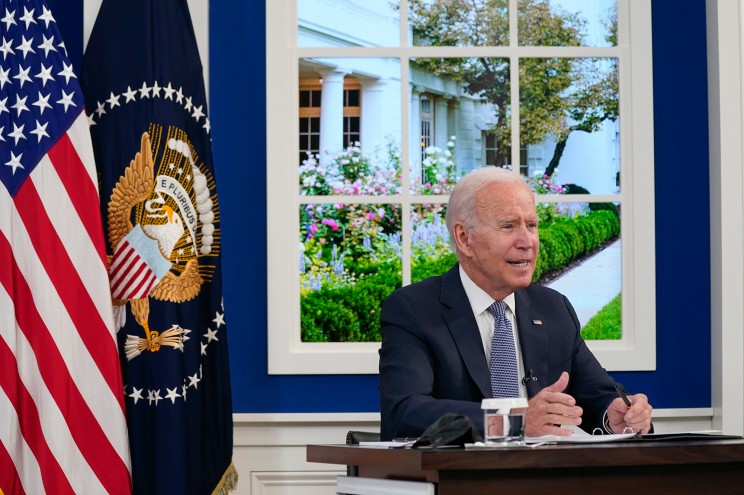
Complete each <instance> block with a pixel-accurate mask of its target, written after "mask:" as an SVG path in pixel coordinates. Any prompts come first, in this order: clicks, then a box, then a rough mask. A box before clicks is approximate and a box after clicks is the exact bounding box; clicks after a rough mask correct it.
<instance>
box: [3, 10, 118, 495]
mask: <svg viewBox="0 0 744 495" xmlns="http://www.w3.org/2000/svg"><path fill="white" fill-rule="evenodd" d="M0 5H1V7H0V17H1V18H0V492H4V493H5V495H10V494H22V493H28V494H42V493H54V494H68V493H69V494H81V493H91V494H93V493H95V494H98V493H130V492H131V480H130V471H131V469H130V458H129V445H128V440H127V431H126V421H125V414H124V402H123V390H124V389H123V383H122V377H121V368H120V365H119V356H118V352H117V346H116V335H115V331H114V321H113V312H112V303H111V295H110V292H109V281H108V276H107V271H106V251H105V244H104V237H103V227H102V222H101V213H100V209H99V199H98V183H97V177H96V168H95V163H94V159H93V156H94V155H93V148H92V145H91V139H90V134H89V127H88V121H87V118H86V116H85V113H84V111H83V109H84V101H83V96H82V94H81V91H80V85H79V83H78V80H77V77H76V75H75V74H74V72H73V69H72V64H71V62H70V60H69V58H68V57H67V53H66V50H65V46H64V43H63V42H62V39H61V37H60V33H59V30H58V28H57V25H56V21H55V19H54V16H53V15H52V12H51V11H50V10H49V9H48V8H47V7H46V5H45V4H44V3H43V2H42V1H41V0H2V1H0Z"/></svg>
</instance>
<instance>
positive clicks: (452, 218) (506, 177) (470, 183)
mask: <svg viewBox="0 0 744 495" xmlns="http://www.w3.org/2000/svg"><path fill="white" fill-rule="evenodd" d="M497 183H502V184H504V183H506V184H522V185H526V182H525V181H524V179H523V178H522V176H521V175H517V174H515V173H514V172H512V171H511V170H507V169H505V168H501V167H495V166H488V167H483V168H477V169H475V170H473V171H472V172H468V173H467V174H466V175H465V176H464V177H463V178H462V179H460V182H458V183H457V184H456V185H455V187H454V189H452V193H451V194H450V198H449V203H448V204H447V214H446V216H445V222H446V224H447V231H448V232H449V236H450V247H451V248H452V250H453V251H455V252H457V250H456V245H455V236H454V228H455V223H456V222H459V223H462V224H464V225H465V226H466V227H467V228H469V229H472V228H474V227H476V226H477V224H478V211H477V208H476V202H475V200H476V196H477V195H478V192H479V191H480V190H481V189H483V188H484V187H486V186H489V185H491V184H497Z"/></svg>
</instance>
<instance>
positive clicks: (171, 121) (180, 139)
mask: <svg viewBox="0 0 744 495" xmlns="http://www.w3.org/2000/svg"><path fill="white" fill-rule="evenodd" d="M81 82H82V86H83V92H84V94H85V104H86V105H85V106H86V108H87V110H88V114H89V115H90V123H91V133H92V136H93V148H94V151H95V156H96V160H97V164H98V169H99V176H100V179H101V182H102V186H101V201H102V204H101V208H102V214H103V217H104V230H105V234H106V241H107V257H108V269H109V277H110V284H111V287H110V291H111V292H110V293H111V297H112V298H113V305H114V315H115V325H116V328H117V331H118V340H119V346H120V347H119V349H120V354H121V360H122V369H123V375H124V390H125V394H126V398H125V399H126V410H127V423H128V426H129V441H130V449H131V455H132V480H133V486H134V492H135V493H138V494H152V493H174V494H211V493H213V492H217V493H226V492H228V491H229V490H230V489H232V488H233V487H234V486H235V485H236V484H237V474H236V473H235V470H234V468H233V466H232V406H231V396H230V379H229V370H228V355H227V334H226V321H227V320H226V317H225V311H224V308H223V304H222V291H221V284H222V277H221V260H220V251H221V249H220V247H221V246H220V244H221V231H220V211H219V203H218V197H217V188H216V187H217V182H216V179H215V173H214V168H213V165H212V154H211V147H210V133H211V127H210V123H209V117H208V114H207V100H206V95H205V91H204V80H203V69H202V65H201V62H200V59H199V54H198V50H197V44H196V39H195V36H194V31H193V28H192V25H191V18H190V15H189V11H188V6H187V3H186V0H130V1H121V0H119V1H116V0H103V3H102V5H101V8H100V11H99V13H98V17H97V19H96V23H95V25H94V27H93V31H92V33H91V36H90V40H89V42H88V46H87V48H86V51H85V54H84V58H83V70H82V75H81Z"/></svg>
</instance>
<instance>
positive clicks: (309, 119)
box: [299, 89, 320, 163]
mask: <svg viewBox="0 0 744 495" xmlns="http://www.w3.org/2000/svg"><path fill="white" fill-rule="evenodd" d="M319 152H320V89H301V90H300V161H299V163H302V162H303V161H304V160H306V159H307V157H308V156H309V155H312V154H317V153H319Z"/></svg>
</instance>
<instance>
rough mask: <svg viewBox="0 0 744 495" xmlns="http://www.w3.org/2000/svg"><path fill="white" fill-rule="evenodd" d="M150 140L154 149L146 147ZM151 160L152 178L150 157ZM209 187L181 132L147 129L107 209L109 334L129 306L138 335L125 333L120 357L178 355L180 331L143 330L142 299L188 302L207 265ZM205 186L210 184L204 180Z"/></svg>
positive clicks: (184, 333) (183, 333)
mask: <svg viewBox="0 0 744 495" xmlns="http://www.w3.org/2000/svg"><path fill="white" fill-rule="evenodd" d="M153 141H155V146H153ZM156 156H157V157H158V167H157V175H156V170H155V157H156ZM209 184H210V181H209V180H208V179H207V177H206V176H205V174H204V173H203V172H202V171H201V170H200V169H199V167H198V165H197V162H196V157H195V152H194V150H193V148H192V146H191V145H190V144H189V140H188V137H187V135H186V133H185V132H184V131H183V130H181V129H177V128H169V129H168V132H167V135H166V134H164V132H163V128H162V127H161V126H156V125H151V126H150V129H149V131H148V132H145V133H143V134H142V138H141V143H140V150H139V151H138V152H137V153H136V155H135V157H134V158H133V159H132V160H131V162H130V164H129V166H128V167H127V168H126V169H125V170H124V175H123V176H121V177H120V178H119V180H118V182H117V183H116V185H115V186H114V189H113V191H112V193H111V197H110V200H109V203H108V241H109V245H110V246H111V247H112V250H113V254H112V255H111V256H109V277H110V283H111V294H112V299H113V304H114V318H115V324H116V329H117V331H118V330H119V329H120V328H122V327H123V326H124V323H125V321H126V305H127V303H129V305H130V309H131V311H132V315H133V316H134V319H135V321H136V322H137V323H138V324H139V325H140V326H141V327H142V329H143V332H144V337H143V336H139V335H127V339H126V342H125V345H124V349H125V353H126V357H127V359H129V360H131V359H134V358H135V357H137V356H139V355H140V354H141V353H142V352H143V351H145V350H149V351H150V352H157V351H159V350H160V349H161V348H162V347H163V346H170V347H173V348H174V349H178V350H183V343H184V341H185V340H188V338H189V337H188V333H189V332H190V331H189V330H187V329H184V328H181V327H180V326H178V325H173V326H172V327H171V328H169V329H166V330H164V331H160V330H156V329H152V328H150V324H149V321H148V320H149V313H150V299H149V298H154V299H156V300H159V301H168V302H172V303H181V302H185V301H189V300H191V299H193V298H195V297H196V296H197V295H198V294H199V292H200V290H201V286H202V284H203V283H204V282H205V280H206V279H208V278H209V275H210V274H211V270H210V269H211V268H213V267H212V266H210V265H208V264H206V263H203V264H200V258H204V257H207V256H210V255H214V253H213V251H214V248H215V245H214V244H215V235H214V234H215V227H214V222H215V211H216V210H217V208H216V205H215V204H214V202H213V200H212V197H211V192H210V187H209ZM212 184H213V182H212Z"/></svg>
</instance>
